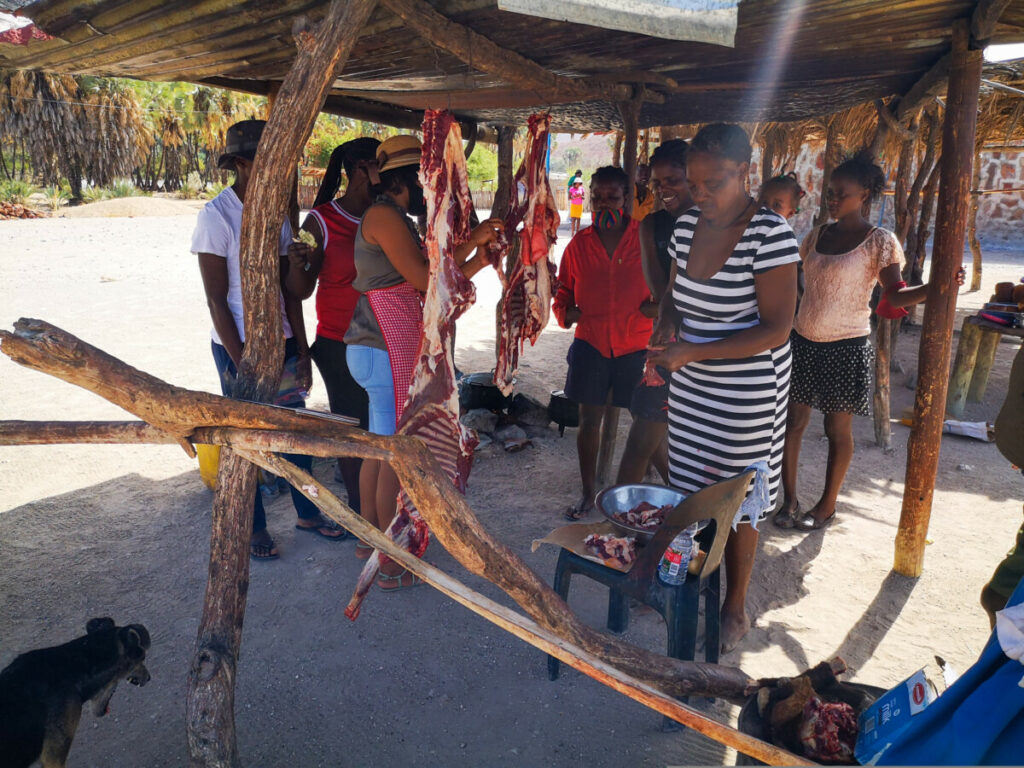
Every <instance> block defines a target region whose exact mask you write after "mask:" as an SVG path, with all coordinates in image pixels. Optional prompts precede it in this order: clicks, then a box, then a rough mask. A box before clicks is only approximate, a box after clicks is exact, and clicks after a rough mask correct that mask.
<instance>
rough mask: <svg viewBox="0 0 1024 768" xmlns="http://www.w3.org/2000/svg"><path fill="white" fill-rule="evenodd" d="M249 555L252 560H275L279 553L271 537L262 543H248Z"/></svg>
mask: <svg viewBox="0 0 1024 768" xmlns="http://www.w3.org/2000/svg"><path fill="white" fill-rule="evenodd" d="M249 557H250V558H252V559H253V560H277V558H278V557H280V554H279V553H278V551H277V547H276V546H275V545H274V541H273V539H271V540H270V541H269V542H267V543H264V544H255V543H250V544H249Z"/></svg>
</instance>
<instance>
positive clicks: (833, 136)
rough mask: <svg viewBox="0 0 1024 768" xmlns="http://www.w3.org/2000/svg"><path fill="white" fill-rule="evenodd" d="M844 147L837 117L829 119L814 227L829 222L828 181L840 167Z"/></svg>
mask: <svg viewBox="0 0 1024 768" xmlns="http://www.w3.org/2000/svg"><path fill="white" fill-rule="evenodd" d="M841 152H842V147H841V146H840V143H839V121H838V120H837V119H836V117H835V116H833V117H831V118H829V121H828V124H827V125H826V126H825V157H824V168H823V169H822V172H821V201H820V202H819V203H818V215H817V216H816V217H815V219H814V226H816V227H819V226H821V225H822V224H824V223H825V222H826V221H828V203H826V202H825V190H826V189H828V180H829V178H831V176H832V170H833V169H834V168H835V167H836V166H837V165H839V154H840V153H841Z"/></svg>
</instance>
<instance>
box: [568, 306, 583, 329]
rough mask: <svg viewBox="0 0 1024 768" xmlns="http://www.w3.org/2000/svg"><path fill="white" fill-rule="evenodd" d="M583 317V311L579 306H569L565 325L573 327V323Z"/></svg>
mask: <svg viewBox="0 0 1024 768" xmlns="http://www.w3.org/2000/svg"><path fill="white" fill-rule="evenodd" d="M581 317H583V312H581V311H580V308H579V307H569V308H568V309H567V310H565V327H566V328H572V326H573V324H574V323H578V322H579V321H580V318H581Z"/></svg>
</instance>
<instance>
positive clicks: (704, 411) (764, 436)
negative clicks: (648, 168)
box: [650, 123, 800, 652]
mask: <svg viewBox="0 0 1024 768" xmlns="http://www.w3.org/2000/svg"><path fill="white" fill-rule="evenodd" d="M750 154H751V150H750V140H749V138H748V137H747V134H746V133H745V132H744V130H743V129H742V128H740V127H739V126H737V125H726V124H722V123H718V124H714V125H708V126H705V127H704V128H702V129H701V130H700V132H699V133H698V134H697V135H696V136H695V137H694V139H693V141H692V142H690V147H689V150H688V152H687V154H686V183H687V186H688V187H689V190H690V195H691V196H692V197H693V202H694V205H695V206H696V207H694V208H691V209H689V210H688V211H686V212H685V213H683V215H682V216H680V217H679V219H678V221H677V222H676V227H675V232H674V233H673V235H672V244H671V246H670V248H671V252H672V254H673V256H674V257H675V260H674V263H673V265H672V274H671V276H670V278H669V285H670V286H671V288H670V290H667V291H665V294H664V296H663V297H662V302H661V313H660V315H659V318H658V325H657V328H656V329H655V332H654V335H653V336H652V339H651V345H652V347H655V346H660V352H658V354H656V355H655V356H653V357H652V358H651V361H650V362H651V363H652V364H657V365H661V366H662V367H664V368H666V369H667V370H669V371H671V372H672V378H671V382H670V389H669V401H668V402H669V414H668V463H669V478H670V482H671V484H672V485H673V486H675V487H677V488H679V489H681V490H683V491H686V492H688V493H693V492H695V491H698V490H700V489H701V488H704V487H706V486H709V485H712V484H713V483H716V482H718V481H720V480H725V479H727V478H730V477H735V476H736V475H738V474H740V473H742V472H743V471H744V470H746V469H747V468H749V467H752V466H755V465H757V466H758V467H759V468H762V467H764V466H765V465H766V466H767V469H762V471H761V472H759V473H758V475H759V482H758V490H759V491H760V492H757V493H751V494H750V495H749V497H748V499H747V501H745V502H744V504H743V506H742V507H741V509H740V510H739V512H738V513H737V515H736V518H735V519H734V521H733V531H732V533H731V534H730V535H729V539H728V542H727V544H726V550H725V573H726V592H725V598H724V600H723V602H722V647H723V650H724V651H726V652H728V651H730V650H732V649H733V648H734V647H735V646H736V645H737V644H738V643H739V641H740V640H741V639H742V638H743V636H744V635H745V634H746V633H747V631H748V630H749V629H750V619H749V618H748V617H747V612H746V599H747V588H748V586H749V585H750V576H751V573H752V571H753V567H754V557H755V555H756V553H757V541H758V532H757V529H756V527H755V526H756V524H757V523H758V522H759V521H760V520H761V519H763V517H764V516H765V515H767V514H768V512H769V510H771V509H772V508H773V507H774V506H775V497H776V494H777V491H778V484H779V471H780V467H781V464H782V439H783V435H784V433H785V425H786V403H787V401H788V398H789V369H790V352H789V332H790V329H791V328H792V325H793V314H794V311H795V309H796V262H797V261H798V260H799V258H800V257H799V253H798V248H797V242H796V237H794V235H793V230H791V229H790V228H789V225H788V224H787V223H786V222H785V220H784V219H783V218H782V217H781V216H779V215H778V214H777V213H775V212H774V211H771V210H769V209H768V208H764V207H759V206H758V205H757V204H756V203H755V202H754V200H753V199H751V197H750V196H749V195H748V194H747V187H746V182H747V175H748V173H749V171H750ZM673 338H674V339H675V340H674V341H673Z"/></svg>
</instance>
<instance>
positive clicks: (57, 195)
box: [43, 184, 68, 211]
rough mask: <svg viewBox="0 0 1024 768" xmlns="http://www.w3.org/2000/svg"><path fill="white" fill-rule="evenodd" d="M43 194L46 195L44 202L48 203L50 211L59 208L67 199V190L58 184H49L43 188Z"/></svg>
mask: <svg viewBox="0 0 1024 768" xmlns="http://www.w3.org/2000/svg"><path fill="white" fill-rule="evenodd" d="M43 194H44V195H45V196H46V202H47V203H49V205H50V210H51V211H57V210H60V207H61V206H62V205H64V203H66V202H67V200H68V194H67V192H65V191H64V189H63V187H61V186H60V185H58V184H51V185H50V186H48V187H47V188H46V189H44V190H43Z"/></svg>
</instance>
